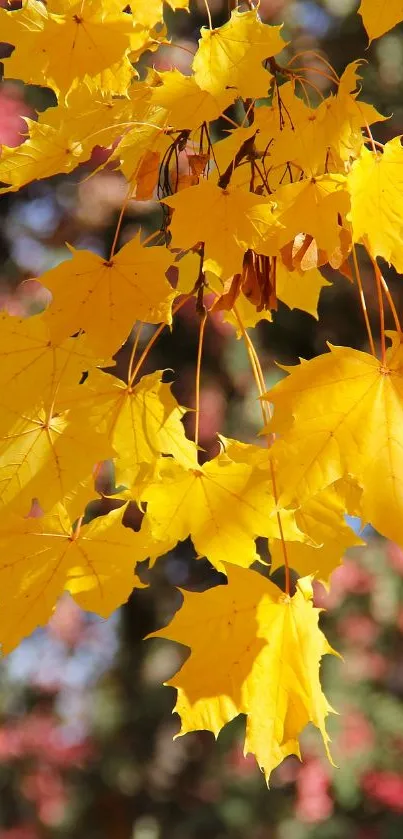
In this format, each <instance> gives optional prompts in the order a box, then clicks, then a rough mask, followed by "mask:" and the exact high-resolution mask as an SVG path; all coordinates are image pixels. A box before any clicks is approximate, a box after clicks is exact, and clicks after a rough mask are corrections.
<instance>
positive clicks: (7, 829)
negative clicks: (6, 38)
mask: <svg viewBox="0 0 403 839" xmlns="http://www.w3.org/2000/svg"><path fill="white" fill-rule="evenodd" d="M0 2H1V4H2V5H5V3H4V2H3V1H2V0H0ZM209 5H210V8H211V11H212V14H213V18H214V23H215V24H216V25H219V24H221V23H223V22H224V21H225V19H226V8H227V2H226V0H225V2H222V0H209ZM357 6H358V2H355V0H322V2H314V0H299V2H298V1H297V0H294V2H291V0H261V14H262V17H263V18H264V19H265V20H266V21H267V22H270V23H279V22H282V21H284V23H285V30H284V36H285V38H286V39H287V40H288V39H289V40H291V41H292V47H291V48H290V50H291V54H292V53H295V54H297V53H300V52H301V51H313V52H315V51H318V50H319V51H320V52H322V54H323V55H325V57H326V58H327V59H328V60H329V61H330V62H331V63H332V64H333V66H334V67H335V69H336V70H337V72H338V73H341V72H342V71H343V69H344V67H345V66H346V64H347V63H348V62H350V61H352V60H354V59H356V58H361V57H364V58H365V60H366V62H367V63H366V64H364V65H363V67H362V75H363V78H364V95H363V98H365V99H366V100H367V101H371V102H372V103H373V104H375V105H376V107H377V108H378V109H379V110H380V111H381V112H382V113H383V114H385V115H386V116H388V117H390V119H388V120H387V121H386V122H384V123H380V124H379V125H378V126H375V131H374V136H375V138H376V139H377V140H380V141H383V142H384V141H386V140H388V139H390V138H391V137H392V136H394V135H396V134H400V133H403V96H402V94H403V30H402V29H401V28H399V27H398V28H396V29H395V30H393V32H390V33H389V34H387V35H386V36H384V37H383V38H382V39H381V40H380V41H376V42H375V43H374V44H373V45H372V46H371V47H370V48H369V49H367V38H366V35H365V32H364V30H363V27H362V25H361V18H359V17H358V16H357V15H356V9H357ZM166 19H167V23H168V25H169V29H170V32H171V35H172V38H173V41H174V43H175V44H176V45H177V46H176V47H175V48H170V49H168V48H162V49H160V51H159V52H158V53H156V54H153V55H150V56H148V57H146V58H147V60H148V63H149V64H154V65H155V66H156V67H157V68H158V69H168V68H169V67H171V66H172V65H176V66H178V67H179V69H180V70H182V72H187V71H188V70H189V62H190V61H191V56H190V55H189V52H187V51H186V50H190V51H194V49H195V45H196V42H197V39H198V34H199V28H200V26H201V25H203V24H205V23H206V17H205V9H204V3H203V0H195V2H193V4H192V11H191V14H190V15H187V14H185V13H182V12H180V13H177V14H176V15H173V14H171V13H170V12H169V10H167V15H166ZM0 39H1V33H0ZM182 47H186V50H183V49H182ZM7 49H8V48H7V47H4V46H3V47H1V45H0V50H2V52H0V57H1V56H3V57H4V56H5V55H6V50H7ZM316 61H317V60H316V58H315V56H314V55H313V53H312V52H307V53H306V54H305V55H304V57H303V65H304V66H305V67H306V68H307V70H306V72H307V74H308V78H309V74H310V73H311V78H312V80H313V81H314V83H315V84H316V85H319V86H320V87H321V89H322V91H323V93H325V94H326V93H327V92H328V87H327V81H326V79H325V78H323V77H321V76H319V75H317V74H316V73H315V66H318V65H317V64H316ZM301 62H302V60H301ZM0 66H1V65H0ZM319 66H320V65H319ZM52 101H53V100H52V98H51V96H50V95H49V94H48V93H47V92H46V91H43V90H41V89H39V88H25V89H24V87H23V86H22V85H21V84H19V83H16V82H8V81H7V82H2V83H1V84H0V143H3V144H6V145H9V146H16V145H18V143H19V142H20V141H21V136H20V134H21V131H24V128H25V123H24V121H23V117H24V116H33V115H34V113H33V109H39V110H41V109H43V108H45V107H47V106H48V105H49V104H51V103H52ZM103 155H104V152H103V151H102V150H101V149H96V150H95V151H94V153H93V156H92V158H91V161H90V162H89V164H88V165H86V166H85V167H81V168H80V171H78V172H75V173H73V174H72V175H70V176H60V177H56V178H52V179H50V180H48V181H43V182H38V183H33V184H31V185H30V186H28V187H26V188H25V189H23V190H22V191H21V192H20V193H18V194H16V195H7V196H2V197H1V199H0V215H1V223H0V263H1V267H0V304H1V306H2V307H6V308H7V309H8V310H9V311H10V312H12V313H15V314H27V313H33V312H35V311H36V310H37V309H38V308H40V298H41V295H40V290H39V285H38V283H37V282H36V281H35V279H34V278H35V277H36V276H38V275H40V274H41V273H42V272H43V271H44V270H46V269H48V268H50V267H52V266H53V265H56V264H57V263H58V262H59V261H60V260H61V259H64V258H65V255H66V249H65V242H66V241H68V242H70V243H71V244H73V245H74V246H75V247H86V248H90V249H92V250H94V251H96V252H99V253H100V254H104V253H107V252H108V250H109V248H110V244H111V241H112V239H113V234H114V229H115V225H116V221H117V218H118V214H119V210H120V207H121V204H122V200H123V197H124V194H125V184H124V182H123V179H122V178H121V177H120V176H119V175H118V174H116V173H114V172H112V171H109V170H108V169H106V170H105V171H102V172H99V173H97V174H96V175H94V176H93V177H90V178H89V179H88V178H86V176H87V175H89V174H90V173H91V172H92V171H93V170H94V169H95V168H96V166H97V165H98V164H99V163H100V162H101V161H102V159H103ZM157 212H158V211H157V208H156V205H155V203H154V202H151V201H149V202H141V203H140V202H135V201H133V202H131V204H130V205H129V208H128V211H127V213H126V215H125V220H124V224H123V227H122V231H121V236H120V243H121V244H123V243H124V242H125V241H127V240H128V239H129V238H131V237H132V236H133V235H134V234H135V233H136V231H137V230H138V229H139V227H140V226H141V227H142V228H143V229H145V230H146V231H152V230H153V229H154V228H155V225H156V217H157V215H156V214H157ZM327 277H328V279H329V280H331V281H332V283H333V284H332V285H331V286H328V287H326V288H325V289H324V290H323V291H322V296H321V300H320V306H319V315H320V320H319V321H316V320H315V319H314V318H312V317H311V316H309V315H307V314H305V313H299V312H293V313H291V312H290V311H289V309H287V307H286V306H284V305H282V304H280V308H279V311H278V312H277V313H276V314H275V318H274V322H273V323H268V322H267V321H265V322H263V323H262V324H261V325H260V326H259V327H258V328H257V329H256V330H255V340H256V346H257V348H258V351H259V355H260V357H261V360H262V364H263V368H264V372H265V376H266V382H267V385H268V386H270V385H272V384H273V383H274V382H275V380H276V379H277V378H278V376H279V371H278V369H277V368H276V366H275V364H274V359H276V360H278V361H280V362H283V363H294V362H296V361H297V359H298V357H299V356H303V357H305V358H311V357H313V356H314V355H316V354H317V353H320V352H323V351H324V350H325V348H326V340H330V341H332V342H333V343H339V344H346V345H349V346H353V347H359V348H364V349H365V348H366V334H365V330H364V326H363V322H362V315H361V312H360V308H359V304H358V298H357V294H356V290H355V288H354V287H353V286H352V285H351V284H350V283H349V282H348V280H347V279H345V278H344V277H340V276H336V275H334V276H332V275H331V274H327ZM387 278H388V282H389V284H390V288H391V290H392V293H393V295H394V297H395V301H396V304H397V306H398V309H399V310H400V309H401V306H402V291H401V288H402V286H401V279H400V278H398V277H396V276H393V274H391V272H388V274H387ZM23 280H25V281H27V282H24V283H23V284H21V283H22V281H23ZM363 280H364V287H365V291H366V297H367V302H368V306H369V310H370V316H371V319H372V323H373V327H374V330H375V332H376V329H377V317H376V300H375V296H374V284H373V281H372V279H371V277H370V272H369V270H368V276H367V270H366V266H365V264H364V265H363ZM197 326H198V316H197V314H196V312H195V307H194V303H193V302H191V303H189V304H188V305H186V306H185V307H184V308H183V309H182V310H181V312H180V314H179V316H178V318H177V322H176V325H175V327H174V329H173V332H172V334H171V335H169V334H167V335H165V334H164V335H163V337H162V338H161V339H160V340H159V341H158V343H157V344H156V349H155V351H154V352H153V355H152V356H150V358H149V359H148V362H147V365H146V367H145V369H144V371H143V372H148V371H150V370H152V369H159V368H167V367H171V368H173V369H174V370H176V371H177V375H176V377H175V381H174V385H173V387H174V390H175V393H176V395H177V397H178V398H179V400H180V402H181V403H182V404H183V405H186V406H192V404H193V400H194V371H195V360H196V352H197V340H198V329H197ZM390 326H391V324H390ZM150 329H151V328H150ZM150 334H151V333H150V331H149V332H147V330H146V329H145V330H144V333H143V337H144V339H145V340H146V339H147V337H149V336H150ZM129 351H130V342H129V343H128V345H127V346H126V347H125V348H123V349H122V351H121V352H120V353H119V354H118V357H117V372H118V374H120V375H122V376H123V375H124V373H125V370H126V367H127V361H128V354H129ZM191 421H192V420H191V416H190V419H189V420H188V422H189V423H191ZM188 430H189V433H190V434H191V433H192V428H191V425H190V424H189V425H188ZM258 430H259V411H258V405H257V402H256V393H255V389H254V383H253V380H252V378H251V374H250V371H249V367H248V362H247V358H246V354H245V351H244V348H243V345H242V342H240V341H238V340H237V338H236V335H235V334H234V331H233V329H232V327H231V326H229V325H228V324H226V323H225V322H224V321H223V319H222V317H221V315H220V313H217V314H216V315H214V316H212V317H210V318H209V321H208V326H207V330H206V340H205V349H204V366H203V376H202V394H201V439H200V442H201V444H202V445H203V446H204V447H205V448H206V449H207V451H208V452H210V453H214V451H215V447H216V433H217V431H220V432H222V433H224V434H226V435H227V436H237V437H238V438H239V439H241V440H246V441H248V440H253V439H254V435H255V434H256V432H257V431H258ZM104 478H105V480H106V478H107V476H104ZM103 509H104V511H106V510H105V508H103ZM94 512H95V513H99V512H102V510H101V509H100V508H99V506H98V508H97V509H95V507H94ZM365 536H366V537H367V540H368V545H367V547H365V548H359V549H357V548H356V549H354V550H351V551H350V552H349V555H348V556H347V557H346V558H345V563H344V566H343V567H342V568H340V569H338V570H337V571H336V572H335V573H334V575H333V578H332V584H331V587H330V591H329V592H328V593H326V592H325V590H324V589H323V588H322V587H321V586H319V585H318V586H317V591H316V595H317V603H318V605H323V606H326V607H327V609H328V612H327V613H326V614H324V615H323V616H322V619H321V620H322V626H323V629H324V631H325V632H326V634H327V636H328V638H329V641H330V643H331V644H332V646H334V647H336V649H338V650H339V651H340V652H341V653H342V655H343V657H344V663H343V662H342V661H339V660H337V659H333V658H332V659H331V660H330V657H329V660H327V659H326V660H325V662H324V665H323V680H324V686H325V690H326V693H327V695H328V696H329V699H330V701H331V704H332V705H333V706H334V707H336V708H337V710H338V711H339V713H340V716H339V717H334V718H333V719H331V721H330V726H329V727H330V730H331V735H332V738H333V752H334V757H335V761H336V763H337V764H338V766H339V768H337V769H333V768H332V767H331V766H330V765H329V764H327V762H326V759H325V756H324V753H323V749H322V748H321V744H320V742H319V736H316V732H315V731H314V730H313V729H312V730H309V729H308V730H307V731H306V734H305V735H304V737H303V754H304V762H303V763H302V764H300V763H299V761H298V760H297V759H294V758H289V759H287V760H286V761H285V762H284V763H283V764H282V765H281V767H279V769H278V770H276V772H275V773H274V775H273V778H272V785H271V789H270V791H268V790H267V788H266V785H265V782H264V778H263V776H262V775H261V773H260V772H259V770H258V768H257V766H256V764H255V761H254V759H253V758H247V759H244V758H243V754H242V750H243V726H244V722H243V720H242V719H241V718H239V719H238V720H235V721H234V722H233V723H232V724H231V725H230V726H227V728H226V729H225V730H224V731H223V732H222V734H221V735H220V737H219V739H218V742H217V743H215V742H214V738H213V736H212V735H211V734H209V733H207V732H200V733H194V734H190V735H187V736H186V737H184V738H179V739H178V740H176V741H173V736H174V734H175V733H176V732H177V730H178V727H179V726H178V719H177V718H176V716H172V713H171V710H172V707H173V705H174V691H173V690H172V689H171V688H164V687H162V682H163V681H164V679H166V678H168V677H169V676H170V675H171V674H172V673H173V672H174V670H175V669H177V667H178V666H179V664H180V662H181V660H182V658H181V656H182V652H181V649H180V648H179V647H175V645H173V644H170V643H169V642H167V641H161V640H157V639H153V640H148V641H143V640H142V639H143V638H144V636H145V635H146V634H147V633H149V632H151V631H153V630H154V629H156V628H158V627H160V626H162V625H163V624H165V623H166V622H167V621H168V620H169V618H170V617H171V615H172V614H173V612H174V611H175V609H176V608H178V605H179V603H180V595H179V594H178V592H177V590H176V586H178V585H180V586H182V587H184V588H188V589H190V590H199V591H202V590H203V589H205V588H206V587H208V586H210V585H212V584H214V583H215V582H217V578H218V576H219V575H217V572H215V571H214V570H213V569H212V568H211V566H210V565H209V563H208V562H206V561H203V560H199V561H198V562H197V563H196V562H195V561H194V560H192V551H191V549H190V547H189V545H188V544H186V543H185V544H182V545H180V546H179V547H178V548H177V549H176V550H175V551H174V552H172V553H171V554H170V555H169V556H167V557H164V558H163V559H161V560H159V561H158V563H157V564H156V566H155V569H154V570H153V572H152V575H151V578H152V585H151V587H150V589H146V590H141V591H137V592H136V593H135V594H134V595H133V596H132V598H131V599H130V601H129V602H128V604H127V605H125V606H124V607H122V608H121V609H120V610H119V611H118V612H117V613H116V614H114V615H113V616H112V618H111V619H110V620H109V621H102V620H100V619H98V618H96V617H94V616H93V615H89V614H85V613H84V612H81V611H80V609H79V608H78V607H77V606H76V605H75V604H74V602H73V601H72V600H71V599H70V598H68V597H65V598H62V600H61V601H60V603H59V606H58V608H57V609H56V612H55V614H54V617H53V618H52V620H51V622H50V624H49V626H48V628H47V629H46V630H40V631H37V632H35V633H34V635H33V636H32V637H31V638H28V639H27V640H26V641H24V642H23V643H22V644H21V646H20V647H19V648H18V649H17V650H16V651H15V652H14V653H13V654H12V655H10V656H9V657H8V658H7V659H5V660H3V661H2V662H0V839H42V838H43V839H58V838H59V837H60V839H64V837H66V838H67V837H68V838H69V839H70V837H71V839H73V837H74V839H272V837H273V839H274V837H275V839H339V837H340V839H342V837H343V839H401V836H402V835H403V702H402V699H403V644H402V640H403V639H402V636H403V599H402V593H403V551H402V550H401V549H400V548H398V547H397V546H396V545H394V544H391V543H388V542H386V541H385V540H384V539H381V537H379V536H378V535H377V534H376V533H374V532H373V531H372V530H371V529H367V530H366V531H365ZM278 582H279V583H280V584H281V577H280V578H279V579H278Z"/></svg>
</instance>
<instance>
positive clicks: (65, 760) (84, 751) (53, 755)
mask: <svg viewBox="0 0 403 839" xmlns="http://www.w3.org/2000/svg"><path fill="white" fill-rule="evenodd" d="M91 754H92V749H91V746H90V743H89V741H87V740H82V741H77V742H73V743H70V742H69V740H68V739H67V738H66V735H65V732H64V731H63V728H62V727H61V726H60V725H59V724H58V722H57V720H56V719H55V717H53V716H52V715H51V714H49V713H48V712H47V711H41V710H36V711H32V712H31V713H30V714H28V715H26V716H24V717H21V719H18V720H15V721H13V722H8V723H6V724H4V725H3V726H2V728H0V763H2V762H3V763H4V762H6V761H9V760H15V759H16V758H27V757H36V758H41V759H43V757H44V756H45V757H46V760H47V762H49V763H52V764H54V765H55V766H58V767H68V766H79V765H82V764H83V762H84V761H85V760H87V759H88V758H89V757H90V756H91Z"/></svg>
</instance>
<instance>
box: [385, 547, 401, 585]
mask: <svg viewBox="0 0 403 839" xmlns="http://www.w3.org/2000/svg"><path fill="white" fill-rule="evenodd" d="M386 558H387V560H388V562H389V565H390V566H391V568H393V570H394V571H396V573H397V574H399V575H400V576H401V577H403V550H402V548H400V547H399V545H396V544H395V543H394V542H388V546H387V549H386Z"/></svg>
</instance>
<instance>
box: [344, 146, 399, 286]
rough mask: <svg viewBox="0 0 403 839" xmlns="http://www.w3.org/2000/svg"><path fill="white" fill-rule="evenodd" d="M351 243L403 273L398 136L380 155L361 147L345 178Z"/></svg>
mask: <svg viewBox="0 0 403 839" xmlns="http://www.w3.org/2000/svg"><path fill="white" fill-rule="evenodd" d="M347 187H348V191H349V193H350V197H351V213H350V218H351V223H352V228H353V236H354V241H356V242H360V241H362V240H365V241H366V242H367V243H368V245H369V248H370V251H371V253H372V255H373V256H374V257H376V256H383V258H384V259H386V261H387V262H390V263H392V265H394V266H395V268H396V270H397V271H399V272H400V271H403V255H402V253H403V252H402V234H403V198H402V194H403V148H402V144H401V141H400V137H394V138H393V140H390V141H389V143H386V145H385V146H384V149H383V153H382V154H381V153H380V152H378V151H376V152H374V151H369V149H366V148H363V149H362V152H361V156H360V158H359V159H358V160H356V161H355V163H354V164H353V166H352V169H351V172H350V174H349V176H348V179H347Z"/></svg>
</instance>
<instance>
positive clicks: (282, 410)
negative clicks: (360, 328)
mask: <svg viewBox="0 0 403 839" xmlns="http://www.w3.org/2000/svg"><path fill="white" fill-rule="evenodd" d="M390 334H391V335H392V337H393V343H392V346H391V347H390V349H389V350H388V352H387V355H386V360H385V364H384V365H382V364H381V362H380V361H379V360H378V359H377V358H375V357H374V356H372V355H368V354H367V353H364V352H360V351H358V350H353V349H351V348H349V347H330V350H331V351H330V352H329V353H326V354H325V355H320V356H318V357H317V358H314V359H312V360H311V361H308V362H306V361H304V362H302V363H301V364H300V365H299V366H297V367H295V368H288V369H289V376H288V377H287V378H285V379H283V380H282V381H280V382H279V383H278V384H277V385H276V386H275V387H274V388H273V389H272V390H271V391H269V392H268V394H267V395H266V398H267V399H269V400H270V401H271V402H272V403H273V404H274V408H275V410H274V417H273V420H272V422H271V424H270V426H269V427H270V428H271V429H272V430H275V431H278V432H279V434H280V435H281V439H279V440H278V441H276V443H275V444H274V446H273V448H272V453H273V457H274V458H277V470H276V476H277V479H278V485H279V490H280V491H281V495H280V503H282V504H286V503H290V502H292V499H294V498H295V497H296V498H298V500H299V502H300V503H303V501H304V500H305V499H307V498H309V497H311V496H313V495H316V493H318V492H320V491H321V490H322V489H324V488H325V487H327V486H329V485H330V484H332V483H333V482H334V481H337V480H338V479H339V478H342V477H343V476H344V475H345V474H346V473H347V474H350V475H352V477H353V478H355V479H356V481H357V482H358V484H359V485H360V486H361V487H362V490H363V493H362V518H363V520H364V521H369V522H371V524H372V525H373V526H374V527H375V528H376V529H377V530H379V532H380V533H382V534H383V535H384V536H386V537H388V538H389V539H392V540H394V541H396V542H398V543H400V544H403V527H402V522H403V438H402V428H403V376H402V372H401V371H402V363H403V345H402V344H401V341H400V335H399V334H398V333H390Z"/></svg>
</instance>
